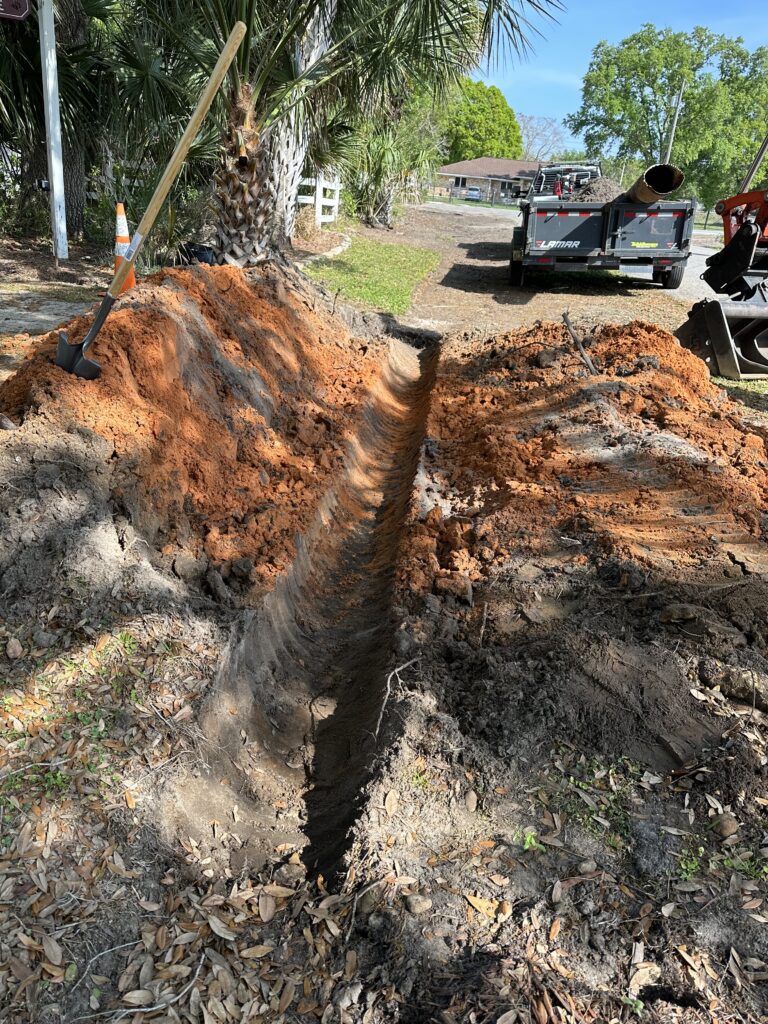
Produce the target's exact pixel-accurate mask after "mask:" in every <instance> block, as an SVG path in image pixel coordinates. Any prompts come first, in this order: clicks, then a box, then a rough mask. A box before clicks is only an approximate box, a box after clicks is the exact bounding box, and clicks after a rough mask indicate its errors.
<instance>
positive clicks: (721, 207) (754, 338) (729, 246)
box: [676, 136, 768, 380]
mask: <svg viewBox="0 0 768 1024" xmlns="http://www.w3.org/2000/svg"><path fill="white" fill-rule="evenodd" d="M766 152H768V136H766V138H765V140H764V141H763V144H762V146H761V147H760V149H759V150H758V152H757V155H756V156H755V159H754V160H753V161H752V165H751V167H750V168H749V171H748V172H747V174H746V176H745V178H744V180H743V182H742V183H741V188H740V190H739V194H738V195H735V196H731V198H730V199H722V200H721V201H720V202H719V203H718V204H717V206H716V207H715V213H717V214H719V215H720V216H721V217H722V218H723V238H724V242H725V244H724V246H723V248H722V249H721V250H720V251H719V252H717V253H714V254H713V255H712V256H710V257H709V258H708V259H707V269H706V270H705V271H704V273H703V274H702V275H701V276H702V279H703V280H704V281H706V282H707V284H708V285H709V286H710V288H711V289H712V290H713V291H714V292H717V294H718V295H721V296H723V298H718V299H704V300H703V301H702V302H697V303H696V305H695V306H694V307H693V309H692V310H691V311H690V313H689V314H688V320H687V322H686V323H684V324H683V325H682V326H681V327H679V328H678V330H677V332H676V333H677V337H678V339H679V340H680V343H681V344H682V345H683V346H684V347H685V348H690V349H691V350H692V351H694V352H696V353H697V354H698V355H700V356H701V357H702V358H703V359H704V360H705V362H706V363H707V364H708V365H709V367H710V370H711V372H712V373H714V374H719V375H720V376H721V377H726V378H728V379H730V380H754V379H759V378H764V377H768V191H766V190H764V189H757V190H756V191H752V192H750V191H748V189H749V187H750V185H751V184H752V183H753V181H754V179H755V177H756V175H757V172H758V170H759V168H760V165H761V163H762V161H763V158H764V157H765V154H766Z"/></svg>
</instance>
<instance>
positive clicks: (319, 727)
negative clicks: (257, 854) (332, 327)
mask: <svg viewBox="0 0 768 1024" xmlns="http://www.w3.org/2000/svg"><path fill="white" fill-rule="evenodd" d="M438 355H439V350H438V348H437V347H436V346H432V347H430V348H426V349H423V350H421V351H418V350H416V349H415V348H413V347H411V346H409V345H407V344H405V343H403V342H398V341H396V342H393V343H392V344H391V346H390V349H389V353H388V356H387V358H386V360H385V362H384V366H383V368H382V372H381V375H380V377H379V380H378V382H377V383H376V384H375V385H374V387H373V388H372V390H371V393H370V395H369V397H368V399H367V400H366V402H365V404H364V407H363V410H362V418H361V424H360V426H359V428H358V430H357V432H356V434H355V437H354V438H353V440H352V442H351V444H350V447H349V450H348V452H347V455H346V458H345V462H344V466H343V469H342V472H341V476H340V479H339V480H338V482H337V484H336V485H335V487H333V488H332V489H331V490H330V491H329V492H327V493H326V495H325V496H324V498H323V499H322V501H321V503H320V506H319V509H318V511H317V513H316V515H315V519H314V522H313V523H312V525H311V527H310V528H309V530H308V532H307V534H306V535H305V536H304V538H301V539H300V540H299V543H298V550H297V554H296V557H295V559H294V561H293V564H292V566H291V568H290V569H289V570H288V572H287V573H286V574H285V575H284V576H283V577H281V579H280V580H279V581H278V583H277V585H276V587H275V589H274V590H273V591H272V592H271V593H270V594H269V596H268V597H267V598H266V599H265V601H264V602H263V604H262V606H261V608H260V609H259V610H258V611H256V612H254V613H253V614H252V615H251V616H250V617H249V618H248V619H247V620H246V621H245V622H244V623H243V624H242V625H241V628H240V631H239V634H238V635H237V636H236V638H234V639H233V641H232V643H231V644H230V648H229V651H228V654H227V655H226V657H225V660H224V662H223V665H222V668H221V670H220V672H219V677H218V679H217V685H216V687H215V688H214V694H213V697H212V699H211V701H210V702H209V704H208V706H207V708H206V709H205V710H204V714H203V722H202V724H203V731H204V733H205V734H206V737H207V738H208V739H209V740H211V739H215V741H216V742H217V743H218V744H220V746H221V748H222V749H223V750H224V751H225V752H226V753H227V754H228V755H229V757H230V758H231V759H232V760H233V761H234V762H235V763H236V764H237V765H238V766H239V767H240V768H241V769H242V770H243V772H244V774H245V775H246V777H248V778H251V779H252V778H253V773H254V771H255V772H256V773H259V774H261V775H263V773H264V769H265V766H267V769H268V771H269V773H270V783H271V790H272V791H271V792H270V786H267V787H266V788H265V787H264V786H262V792H261V796H262V799H263V798H264V797H267V798H271V797H273V796H274V792H275V791H276V792H278V793H280V794H282V795H283V796H286V797H288V796H290V794H294V795H295V794H296V793H297V792H299V791H303V801H304V812H303V813H304V821H303V823H302V831H303V833H304V835H305V836H306V838H307V839H308V846H307V847H305V850H304V855H303V857H304V861H305V863H306V865H307V867H308V868H309V869H310V870H312V871H317V872H320V873H322V874H323V875H325V876H326V877H328V876H329V875H330V874H332V873H333V871H334V869H335V868H336V866H337V865H338V864H339V862H340V859H341V857H342V856H343V854H344V852H345V849H346V844H347V837H348V834H349V832H350V829H351V828H352V826H353V825H354V823H355V820H356V818H357V816H358V813H359V810H360V804H361V800H362V791H363V787H364V785H365V783H366V781H367V780H368V777H369V775H370V772H371V769H372V765H373V761H374V758H375V754H376V751H377V749H378V747H379V746H380V742H381V737H380V730H381V726H382V721H381V719H382V711H383V707H384V702H385V695H386V678H387V677H386V673H387V668H388V662H389V658H390V652H391V650H392V637H393V631H394V623H393V617H392V598H393V589H394V584H395V573H396V564H397V557H398V551H399V546H400V540H401V537H402V533H403V528H404V525H405V520H406V516H407V513H408V509H409V505H410V501H411V494H412V488H413V482H414V479H415V476H416V470H417V466H418V461H419V454H420V450H421V445H422V442H423V439H424V432H425V427H426V419H427V413H428V407H429V396H430V392H431V390H432V387H433V385H434V381H435V374H436V367H437V360H438ZM243 709H249V710H248V711H247V712H246V719H247V721H244V715H243ZM286 802H288V801H286Z"/></svg>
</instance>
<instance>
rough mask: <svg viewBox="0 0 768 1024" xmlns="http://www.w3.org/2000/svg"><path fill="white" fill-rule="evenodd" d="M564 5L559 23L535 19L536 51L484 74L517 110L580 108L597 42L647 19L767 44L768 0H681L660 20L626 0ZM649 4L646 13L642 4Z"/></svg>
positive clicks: (556, 113)
mask: <svg viewBox="0 0 768 1024" xmlns="http://www.w3.org/2000/svg"><path fill="white" fill-rule="evenodd" d="M563 2H564V4H565V7H566V9H565V10H564V11H561V12H560V13H559V14H558V15H557V21H556V22H548V21H546V20H540V21H538V22H537V24H538V25H539V27H540V29H541V32H542V34H543V38H536V39H535V41H534V52H533V53H532V54H530V55H529V56H528V57H527V58H524V59H523V60H518V59H515V60H514V61H508V62H507V64H506V66H504V67H501V66H498V65H497V66H493V65H492V66H491V67H490V68H486V69H485V70H484V71H483V73H482V74H481V75H478V77H482V79H483V81H485V82H487V83H488V84H489V85H497V86H498V87H499V88H500V89H501V91H502V92H503V93H504V95H505V96H506V98H507V100H508V102H509V104H510V106H511V107H512V109H513V110H515V111H518V112H519V113H522V114H534V115H536V116H540V117H556V118H557V119H558V120H562V118H563V117H564V116H565V115H566V114H570V113H573V112H574V111H575V110H577V109H578V107H579V104H580V101H581V79H582V76H583V75H584V72H585V71H586V70H587V66H588V65H589V60H590V56H591V54H592V50H593V48H594V46H595V44H596V43H597V42H598V41H599V40H601V39H607V40H608V42H610V43H617V42H619V40H621V39H624V38H625V37H626V36H628V35H631V34H632V33H633V32H636V31H637V30H638V29H639V28H640V26H641V25H643V24H644V23H645V22H655V24H656V25H657V27H659V28H666V27H669V28H672V29H674V30H675V31H677V32H680V31H686V30H689V29H691V28H693V27H694V25H703V26H704V27H705V28H709V29H711V30H712V31H713V32H720V33H723V34H724V35H728V36H733V37H735V36H741V37H742V38H743V39H744V42H745V44H746V46H747V47H748V49H750V50H754V49H755V48H756V47H758V46H764V45H768V9H767V7H768V5H765V0H727V2H725V3H724V2H723V0H677V2H675V3H670V4H669V5H668V7H667V6H666V5H661V7H660V8H659V10H662V9H664V8H666V10H667V11H668V13H667V14H663V15H662V14H658V15H657V17H656V18H654V17H653V14H652V13H650V10H649V9H648V7H647V5H644V4H638V3H627V2H624V0H570V2H569V0H563ZM644 7H645V11H646V12H645V13H643V8H644Z"/></svg>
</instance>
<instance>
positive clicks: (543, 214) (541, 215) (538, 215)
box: [536, 213, 547, 217]
mask: <svg viewBox="0 0 768 1024" xmlns="http://www.w3.org/2000/svg"><path fill="white" fill-rule="evenodd" d="M536 216H537V217H546V216H547V215H546V213H537V214H536Z"/></svg>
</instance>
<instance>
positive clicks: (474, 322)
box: [364, 203, 697, 335]
mask: <svg viewBox="0 0 768 1024" xmlns="http://www.w3.org/2000/svg"><path fill="white" fill-rule="evenodd" d="M518 217H519V214H518V213H517V212H516V211H512V210H492V209H487V208H482V207H479V208H478V209H476V210H475V209H472V208H468V207H464V206H458V205H456V206H446V205H444V204H438V203H424V204H423V205H422V206H419V207H415V208H413V209H410V210H407V211H406V212H405V214H404V215H403V216H402V217H401V218H400V220H399V221H398V223H397V225H396V227H395V229H394V230H393V231H391V232H386V233H385V232H382V231H372V230H367V231H365V232H364V234H366V235H369V237H372V238H376V239H378V240H380V241H385V242H386V241H392V242H406V243H410V244H412V245H423V246H425V247H427V248H431V249H437V250H439V251H440V252H441V253H442V255H443V259H442V263H441V264H440V267H439V268H438V269H437V270H436V271H435V273H434V274H432V275H430V278H429V279H428V280H427V281H425V282H424V284H423V285H422V286H421V288H420V289H419V290H418V291H417V293H416V298H415V301H414V304H413V306H412V309H411V312H410V314H409V316H408V320H409V322H410V323H412V324H413V325H414V326H418V327H421V328H425V329H431V330H436V331H439V332H440V333H441V334H448V335H450V334H453V333H456V332H457V331H470V332H475V331H477V332H480V333H487V334H490V333H493V332H494V331H498V330H509V329H511V328H514V327H520V326H523V325H525V324H531V323H533V322H535V321H536V320H558V319H559V318H560V316H561V315H562V313H563V311H564V310H569V311H570V313H571V317H572V319H573V320H574V322H575V323H581V324H582V325H584V326H590V327H591V326H593V325H594V324H595V323H597V322H611V323H628V322H629V321H631V320H638V319H642V320H649V321H651V322H653V323H657V324H659V325H660V326H662V327H666V328H667V329H668V330H674V329H675V328H676V327H677V326H678V325H679V324H681V323H682V322H683V321H684V320H685V317H686V312H687V310H688V309H689V308H690V305H691V299H690V298H684V297H683V296H682V295H680V293H673V292H665V291H664V290H663V289H662V288H661V287H660V286H659V285H656V284H654V283H653V282H652V281H651V280H650V279H649V278H642V277H629V276H626V275H622V276H620V277H617V276H615V275H609V274H589V275H578V274H531V275H530V276H529V278H528V279H527V281H526V284H525V286H524V287H522V288H512V287H511V286H510V284H509V280H508V263H509V243H510V240H511V236H512V228H513V227H514V225H515V224H516V223H517V221H518ZM689 275H691V271H690V270H689ZM691 276H692V277H694V278H695V277H697V275H696V273H695V270H694V271H693V273H692V275H691Z"/></svg>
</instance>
